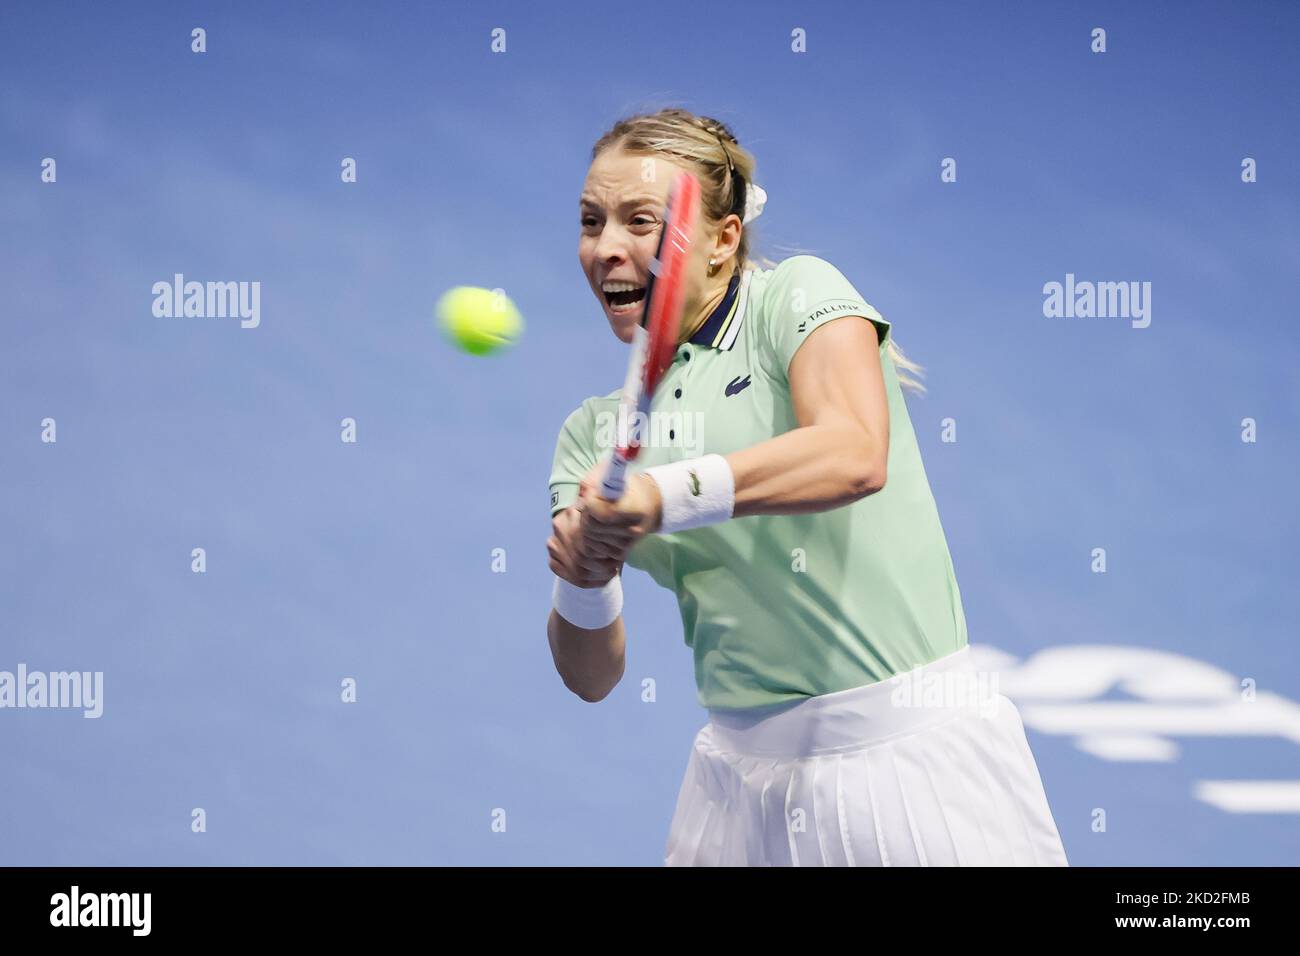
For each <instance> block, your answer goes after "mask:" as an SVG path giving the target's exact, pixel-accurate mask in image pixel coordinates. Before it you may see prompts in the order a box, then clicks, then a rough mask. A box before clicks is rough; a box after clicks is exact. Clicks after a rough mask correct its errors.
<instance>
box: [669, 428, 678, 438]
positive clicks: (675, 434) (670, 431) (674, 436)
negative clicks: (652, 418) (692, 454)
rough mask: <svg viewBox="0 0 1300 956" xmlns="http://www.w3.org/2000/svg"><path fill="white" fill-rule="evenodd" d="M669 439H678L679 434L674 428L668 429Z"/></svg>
mask: <svg viewBox="0 0 1300 956" xmlns="http://www.w3.org/2000/svg"><path fill="white" fill-rule="evenodd" d="M668 437H669V438H676V437H677V432H676V431H675V430H674V429H672V428H670V429H668Z"/></svg>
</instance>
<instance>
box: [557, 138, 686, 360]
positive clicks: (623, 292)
mask: <svg viewBox="0 0 1300 956" xmlns="http://www.w3.org/2000/svg"><path fill="white" fill-rule="evenodd" d="M685 168H686V167H684V166H680V165H678V164H677V163H674V162H672V161H671V160H667V159H663V158H661V157H659V156H650V155H646V154H634V153H625V152H623V151H621V150H606V151H605V152H604V153H602V154H601V155H600V156H598V157H597V158H596V159H595V160H594V161H593V162H592V164H591V168H590V169H589V170H588V171H587V181H586V182H585V183H584V184H583V189H582V197H581V200H580V210H579V211H580V215H581V223H582V231H581V235H580V237H579V239H578V260H579V261H580V262H581V263H582V271H583V272H584V273H585V274H586V276H587V282H588V283H590V284H591V290H592V292H594V293H595V294H596V298H597V299H599V300H600V304H601V306H602V307H603V308H604V310H605V317H606V318H607V319H608V320H609V324H610V327H611V328H612V329H613V330H614V334H615V335H617V336H618V337H619V338H620V339H622V340H623V341H624V342H631V341H632V329H633V327H634V326H635V325H636V324H637V323H639V322H640V321H641V314H642V309H643V308H644V306H645V290H646V284H647V283H648V281H649V278H650V261H651V260H652V259H653V258H654V255H655V252H656V251H657V250H658V248H659V236H660V233H661V232H662V231H663V223H664V213H665V210H666V208H667V205H668V193H669V190H670V189H671V187H672V183H673V179H674V177H675V176H676V175H677V173H679V172H681V171H682V170H683V169H685ZM702 231H703V230H702ZM704 239H705V236H704V235H699V236H696V237H695V241H694V242H693V243H692V244H691V258H690V267H689V268H688V269H687V276H686V290H685V291H686V296H685V298H686V302H685V304H686V309H685V315H684V317H683V318H684V321H686V322H688V323H689V321H690V319H691V316H693V315H694V313H695V310H696V308H697V307H698V303H699V302H701V301H702V300H703V298H704V293H705V290H704V286H705V282H706V276H707V263H708V255H709V254H708V248H707V246H708V243H707V242H705V241H704Z"/></svg>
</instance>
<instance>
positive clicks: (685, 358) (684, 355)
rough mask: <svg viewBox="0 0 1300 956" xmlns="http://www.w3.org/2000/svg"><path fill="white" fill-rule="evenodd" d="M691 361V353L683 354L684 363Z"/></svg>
mask: <svg viewBox="0 0 1300 956" xmlns="http://www.w3.org/2000/svg"><path fill="white" fill-rule="evenodd" d="M690 360H691V353H690V352H682V361H683V362H689V361H690Z"/></svg>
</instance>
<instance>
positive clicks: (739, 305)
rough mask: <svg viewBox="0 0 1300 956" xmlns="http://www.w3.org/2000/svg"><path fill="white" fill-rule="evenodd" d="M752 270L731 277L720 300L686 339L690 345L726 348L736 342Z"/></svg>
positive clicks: (743, 315)
mask: <svg viewBox="0 0 1300 956" xmlns="http://www.w3.org/2000/svg"><path fill="white" fill-rule="evenodd" d="M753 274H754V273H753V270H751V269H746V270H744V271H743V272H741V273H740V274H738V275H734V276H732V277H731V281H730V282H728V283H727V292H726V294H725V295H723V297H722V301H721V302H719V303H718V305H717V307H716V308H715V309H714V310H713V311H712V312H711V313H709V317H708V318H707V319H705V320H704V324H703V325H701V326H700V327H699V329H697V330H696V332H695V334H694V335H692V336H691V337H690V339H689V340H688V341H689V342H690V343H691V344H692V345H703V346H706V347H708V348H715V349H720V350H724V351H725V350H726V349H729V348H731V347H732V346H733V345H735V344H736V336H737V335H738V334H739V332H740V326H741V323H743V322H744V320H745V305H746V302H747V300H748V298H749V294H748V293H749V280H750V277H751V276H752V275H753Z"/></svg>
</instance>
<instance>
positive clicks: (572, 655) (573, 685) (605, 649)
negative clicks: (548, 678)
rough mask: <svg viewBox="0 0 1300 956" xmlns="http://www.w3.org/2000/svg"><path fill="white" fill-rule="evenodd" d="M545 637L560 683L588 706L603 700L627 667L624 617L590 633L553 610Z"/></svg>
mask: <svg viewBox="0 0 1300 956" xmlns="http://www.w3.org/2000/svg"><path fill="white" fill-rule="evenodd" d="M546 637H547V639H548V640H549V641H550V644H551V657H552V659H554V661H555V669H556V670H557V671H558V672H559V674H560V680H562V681H564V686H565V687H567V688H569V690H571V691H573V692H574V693H575V694H577V695H578V696H579V697H581V698H582V699H583V700H585V701H587V702H588V703H590V704H594V703H596V702H597V701H600V700H604V699H605V697H606V696H608V694H609V692H610V691H612V690H613V689H614V688H615V687H616V686H617V685H618V682H619V681H620V680H622V679H623V668H624V666H625V665H626V657H625V654H624V651H625V648H626V635H625V634H624V632H623V615H622V614H620V615H619V616H618V617H616V618H614V621H613V623H611V624H609V625H607V626H605V627H602V628H597V629H596V630H593V631H588V630H585V629H583V628H581V627H577V626H576V625H573V624H570V623H569V622H568V621H566V620H565V619H564V618H562V617H561V616H560V614H559V612H558V611H556V610H554V609H552V610H551V616H550V619H549V620H547V622H546Z"/></svg>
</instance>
